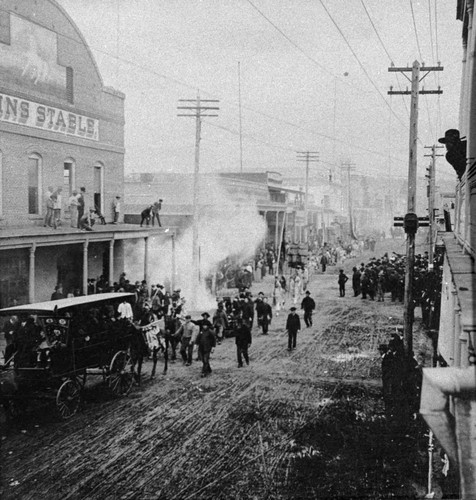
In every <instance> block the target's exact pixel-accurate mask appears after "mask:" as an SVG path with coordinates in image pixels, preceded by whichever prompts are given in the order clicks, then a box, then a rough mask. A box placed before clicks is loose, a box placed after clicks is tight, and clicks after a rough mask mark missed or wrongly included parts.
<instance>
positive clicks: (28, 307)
mask: <svg viewBox="0 0 476 500" xmlns="http://www.w3.org/2000/svg"><path fill="white" fill-rule="evenodd" d="M132 297H134V294H133V293H119V292H113V293H96V294H94V295H85V296H81V297H69V298H66V299H58V300H49V301H47V302H37V303H35V304H24V305H21V306H13V307H7V308H5V309H0V315H11V314H54V313H58V312H61V311H63V312H66V310H68V309H71V308H73V307H75V306H83V305H86V304H91V305H92V304H97V305H100V303H101V302H107V301H110V300H117V299H124V298H132Z"/></svg>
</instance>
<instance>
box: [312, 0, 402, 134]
mask: <svg viewBox="0 0 476 500" xmlns="http://www.w3.org/2000/svg"><path fill="white" fill-rule="evenodd" d="M319 2H320V4H321V5H322V7H323V9H324V10H325V11H326V13H327V15H328V16H329V18H330V20H331V21H332V23H333V24H334V26H335V27H336V29H337V31H338V32H339V33H340V35H341V36H342V38H343V39H344V41H345V43H346V44H347V47H349V50H350V51H351V52H352V55H353V56H354V58H355V60H356V61H357V62H358V63H359V66H360V68H361V69H362V71H363V72H364V74H365V76H366V77H367V79H368V80H369V82H370V83H371V84H372V86H373V87H374V89H375V90H376V91H377V93H378V95H379V96H380V97H381V98H382V100H383V102H384V103H385V105H386V106H387V107H388V108H389V109H390V111H391V112H392V114H393V115H394V116H395V117H396V118H397V120H398V121H399V122H400V124H401V125H402V126H403V127H405V128H407V125H405V123H404V122H403V121H402V119H401V118H400V117H399V116H398V115H397V114H396V113H395V112H394V111H393V109H392V108H391V107H390V104H389V103H388V101H387V99H385V97H384V95H383V94H382V92H381V91H380V89H379V88H378V87H377V85H376V84H375V82H374V81H373V79H372V78H371V77H370V75H369V74H368V72H367V70H366V69H365V66H364V65H363V64H362V62H361V61H360V59H359V58H358V56H357V54H356V53H355V51H354V49H353V48H352V46H351V45H350V43H349V41H348V40H347V38H346V37H345V35H344V33H343V32H342V30H341V29H340V28H339V25H338V24H337V23H336V21H335V20H334V18H333V17H332V15H331V13H330V12H329V11H328V10H327V7H326V6H325V5H324V2H323V1H322V0H319Z"/></svg>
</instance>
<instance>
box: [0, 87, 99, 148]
mask: <svg viewBox="0 0 476 500" xmlns="http://www.w3.org/2000/svg"><path fill="white" fill-rule="evenodd" d="M0 121H2V122H8V123H17V124H18V125H24V126H25V127H33V128H36V129H41V130H49V131H51V132H56V133H59V134H64V135H72V136H75V137H82V138H83V139H90V140H93V141H98V140H99V120H96V119H95V118H89V117H88V116H83V115H78V114H76V113H71V112H70V111H65V110H64V109H60V108H54V107H52V106H44V105H43V104H38V103H36V102H33V101H27V100H26V99H19V98H18V97H12V96H9V95H6V94H0Z"/></svg>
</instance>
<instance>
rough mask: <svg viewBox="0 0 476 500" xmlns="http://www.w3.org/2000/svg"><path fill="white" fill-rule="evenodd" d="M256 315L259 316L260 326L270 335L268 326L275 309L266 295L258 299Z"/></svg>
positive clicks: (265, 333)
mask: <svg viewBox="0 0 476 500" xmlns="http://www.w3.org/2000/svg"><path fill="white" fill-rule="evenodd" d="M256 315H257V316H258V326H261V328H262V329H263V335H268V327H269V323H270V321H271V318H272V317H273V310H272V309H271V306H270V305H269V304H268V297H265V296H264V295H263V296H261V297H258V299H257V300H256Z"/></svg>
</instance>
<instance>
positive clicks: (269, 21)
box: [246, 0, 355, 90]
mask: <svg viewBox="0 0 476 500" xmlns="http://www.w3.org/2000/svg"><path fill="white" fill-rule="evenodd" d="M246 1H247V2H248V3H249V4H250V5H251V7H253V9H255V10H256V12H258V14H259V15H260V16H261V17H263V19H265V20H266V21H267V22H268V23H269V24H271V26H272V27H273V28H274V29H275V30H276V31H277V32H278V33H280V34H281V35H282V36H283V37H284V38H285V39H286V40H287V41H288V42H289V43H290V44H291V45H292V46H293V47H294V48H295V49H297V50H298V51H299V52H301V53H302V54H303V55H304V56H305V57H306V58H307V59H309V60H310V61H311V62H313V63H314V64H315V65H316V66H318V67H319V68H321V69H322V70H324V71H325V72H326V73H327V74H328V75H330V76H332V77H333V78H338V79H339V80H340V81H341V82H343V83H344V84H345V85H347V86H348V87H349V88H350V89H352V90H355V86H353V85H351V84H350V83H348V82H346V81H345V80H344V79H342V78H340V77H339V76H337V75H335V74H334V73H332V71H330V70H329V69H327V68H326V67H325V66H324V65H322V64H321V63H319V62H318V61H316V60H315V59H314V58H313V57H311V56H310V55H309V54H308V53H307V52H306V51H305V50H303V49H302V48H301V47H300V46H299V45H298V44H297V43H296V42H295V41H294V40H292V39H291V38H290V37H289V36H288V35H287V34H286V33H285V32H284V31H283V30H282V29H281V28H280V27H279V26H278V25H277V24H276V23H274V22H273V21H272V20H271V19H270V18H269V17H268V16H266V14H265V13H264V12H263V11H262V10H260V9H259V8H258V7H257V6H256V5H255V4H254V3H253V2H252V1H251V0H246Z"/></svg>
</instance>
